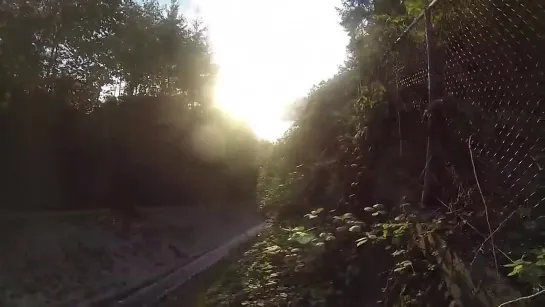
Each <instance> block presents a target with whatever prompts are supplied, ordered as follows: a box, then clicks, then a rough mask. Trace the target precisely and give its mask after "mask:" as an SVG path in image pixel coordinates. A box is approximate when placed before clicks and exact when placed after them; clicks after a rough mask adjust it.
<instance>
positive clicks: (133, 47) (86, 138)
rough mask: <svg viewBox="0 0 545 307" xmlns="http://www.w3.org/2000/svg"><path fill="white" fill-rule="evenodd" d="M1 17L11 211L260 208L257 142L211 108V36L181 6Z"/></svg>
mask: <svg viewBox="0 0 545 307" xmlns="http://www.w3.org/2000/svg"><path fill="white" fill-rule="evenodd" d="M0 16H1V17H0V19H1V21H0V106H1V107H0V144H1V145H2V149H3V150H2V152H0V168H2V173H1V174H0V183H1V184H0V186H1V188H0V191H1V192H2V195H3V197H4V200H5V201H4V202H3V204H4V206H17V209H21V208H28V209H31V208H51V207H77V208H81V207H91V206H92V207H95V206H101V207H102V206H120V203H124V204H126V205H127V206H134V205H167V204H168V205H172V204H179V203H195V202H204V203H209V202H212V201H214V202H217V201H218V200H221V201H222V202H237V203H242V202H244V203H248V204H253V203H254V202H255V186H256V180H257V171H258V170H257V150H258V143H257V140H256V139H255V136H254V135H253V133H252V132H251V131H250V130H249V128H248V127H246V126H245V125H243V124H241V123H237V122H234V121H233V120H231V119H229V118H228V117H227V116H226V115H225V114H222V113H221V112H219V111H218V110H217V109H216V108H214V107H212V106H211V104H212V97H211V96H212V95H211V92H212V90H211V87H212V85H213V82H214V78H215V75H216V67H215V66H214V65H213V64H212V63H211V52H210V50H209V45H208V42H207V34H206V28H205V27H204V26H203V25H202V23H201V22H199V21H190V20H188V19H187V18H185V16H183V15H182V14H181V13H180V10H179V5H178V4H177V2H176V1H172V2H171V4H170V6H168V7H166V6H165V7H160V5H159V3H158V2H157V1H121V0H114V1H94V0H67V1H4V2H2V3H0ZM211 190H212V191H214V192H213V193H210V191H211ZM10 209H14V208H10Z"/></svg>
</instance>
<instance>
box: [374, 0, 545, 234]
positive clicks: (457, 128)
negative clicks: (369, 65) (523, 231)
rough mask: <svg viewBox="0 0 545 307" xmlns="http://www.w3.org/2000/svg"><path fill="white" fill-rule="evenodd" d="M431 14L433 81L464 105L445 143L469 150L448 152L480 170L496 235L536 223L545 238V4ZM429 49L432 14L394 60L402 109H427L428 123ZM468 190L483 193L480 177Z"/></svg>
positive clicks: (443, 6) (451, 119)
mask: <svg viewBox="0 0 545 307" xmlns="http://www.w3.org/2000/svg"><path fill="white" fill-rule="evenodd" d="M431 15H432V20H431V21H432V24H433V29H434V30H433V38H434V45H433V49H432V52H433V53H434V54H433V57H432V58H433V59H434V60H433V61H434V62H433V63H430V67H431V69H432V70H433V72H434V73H433V74H432V78H437V79H436V80H435V81H436V84H438V87H440V89H439V91H438V92H439V93H441V96H442V98H443V100H445V101H446V100H447V99H448V100H449V101H451V102H453V103H454V104H455V105H456V112H454V113H448V116H447V118H446V119H445V121H446V123H445V124H446V127H448V129H446V130H447V131H444V137H445V140H449V142H450V141H452V140H455V141H456V142H457V143H459V144H461V147H459V148H458V149H459V150H458V151H456V150H453V148H454V147H452V146H451V145H448V144H447V145H446V147H445V148H444V152H443V154H444V156H445V157H444V158H445V160H446V163H447V166H448V165H454V169H455V171H457V172H459V173H462V172H464V171H465V172H466V173H469V174H471V176H472V177H473V174H474V173H475V174H476V176H475V177H477V178H476V180H478V181H479V182H480V183H481V186H482V192H483V194H485V195H484V196H485V197H486V198H487V199H489V200H491V201H493V203H492V204H490V206H491V207H492V210H491V214H492V217H491V218H490V219H491V222H492V228H493V229H496V228H498V229H500V228H502V229H508V228H509V227H511V228H512V227H527V226H528V224H532V225H533V226H528V227H530V228H531V227H533V228H534V229H533V230H534V233H538V236H541V238H542V239H544V238H545V221H544V223H542V224H543V227H544V229H542V230H539V229H536V223H535V221H536V219H538V218H543V216H544V213H545V206H544V205H543V203H544V202H545V171H544V169H545V139H544V138H545V121H544V119H543V114H545V107H544V104H545V4H543V3H542V2H541V1H521V0H503V1H496V0H442V1H437V2H436V3H434V6H433V8H431ZM425 46H426V38H425V20H424V19H423V18H422V19H421V20H420V21H418V22H417V23H416V24H415V25H414V27H412V28H411V29H410V30H409V31H407V33H406V35H404V36H403V37H401V38H400V39H399V40H398V43H397V44H395V46H394V47H393V49H392V50H391V52H390V53H389V54H388V55H387V59H386V61H385V62H384V65H385V66H386V69H387V70H390V71H391V73H390V74H388V76H390V79H389V80H385V83H386V84H387V90H388V91H390V92H391V91H394V92H395V95H390V96H395V97H397V101H396V103H397V107H398V108H401V109H404V110H413V111H417V114H419V115H420V120H422V121H423V120H425V117H424V115H425V114H426V113H425V111H426V108H428V106H429V104H428V92H427V86H428V68H427V67H428V57H427V53H426V48H425ZM416 120H418V118H416ZM410 124H411V123H410V122H409V123H407V125H410ZM407 131H409V132H408V133H410V129H407ZM447 134H448V136H449V137H447ZM430 135H432V134H430ZM443 144H446V141H444V142H443ZM461 152H464V155H465V156H466V158H467V157H468V156H469V155H468V152H471V154H473V156H474V158H475V161H469V158H468V159H466V160H465V163H459V161H458V162H456V161H454V160H460V156H461V155H460V153H461ZM469 162H471V163H469ZM472 164H474V165H472ZM463 167H465V168H466V169H465V170H461V169H460V168H463ZM466 184H468V185H472V186H469V187H467V188H468V189H473V190H476V182H475V180H474V181H473V182H471V183H466ZM453 190H455V189H453ZM481 209H482V204H481ZM514 213H516V214H514ZM515 221H519V222H520V223H516V222H515ZM507 222H509V223H511V226H509V225H508V224H509V223H507ZM514 222H515V223H514ZM529 222H531V223H529ZM513 224H516V225H513ZM483 230H484V229H483ZM500 230H501V229H500ZM484 232H485V233H487V232H488V229H487V230H486V231H484Z"/></svg>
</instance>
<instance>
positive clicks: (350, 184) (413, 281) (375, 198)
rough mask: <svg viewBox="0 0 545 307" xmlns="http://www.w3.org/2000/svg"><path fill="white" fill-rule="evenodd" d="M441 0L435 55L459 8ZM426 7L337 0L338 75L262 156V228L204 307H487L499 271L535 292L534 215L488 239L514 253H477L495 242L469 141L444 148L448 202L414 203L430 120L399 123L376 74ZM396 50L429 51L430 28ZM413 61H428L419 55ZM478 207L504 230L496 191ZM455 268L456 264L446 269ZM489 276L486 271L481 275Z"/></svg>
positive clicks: (423, 92)
mask: <svg viewBox="0 0 545 307" xmlns="http://www.w3.org/2000/svg"><path fill="white" fill-rule="evenodd" d="M468 2H473V1H468ZM443 3H445V5H444V6H443V7H441V8H440V9H437V10H435V11H434V18H435V19H434V21H435V23H436V29H437V31H438V38H439V40H438V42H437V46H438V47H439V48H440V47H441V45H442V44H444V43H445V41H443V40H444V39H445V38H444V37H445V36H442V35H441V31H443V30H445V31H446V30H447V29H450V30H452V27H449V25H452V24H454V23H455V22H456V20H455V18H457V15H453V14H447V13H445V12H447V11H448V9H449V5H450V4H452V5H457V4H460V3H461V1H460V3H458V2H457V1H443ZM464 3H465V2H464ZM491 3H492V2H491ZM424 5H425V2H424V1H415V0H407V1H391V0H381V1H366V0H344V1H343V2H342V7H340V8H339V14H340V15H341V17H342V25H343V26H344V27H345V29H346V31H347V32H348V33H349V34H350V37H351V41H350V44H349V46H348V51H349V59H348V61H347V63H346V65H345V67H344V68H343V69H341V70H340V71H339V73H338V74H337V75H336V76H335V77H333V78H332V79H330V80H328V81H325V82H322V83H320V84H319V85H318V86H316V87H315V88H314V89H313V90H311V92H310V93H309V94H308V96H307V98H306V107H305V108H304V110H302V111H301V112H300V114H299V118H298V119H297V121H296V122H295V124H294V125H293V127H292V128H291V129H290V130H289V131H288V132H287V133H286V134H285V136H284V137H283V138H282V139H280V140H279V141H278V142H277V143H275V145H274V147H273V149H272V150H270V152H269V156H268V158H267V159H266V160H265V161H264V162H263V165H262V168H261V172H260V178H259V181H258V192H259V200H260V204H261V208H262V210H263V211H264V212H266V213H267V215H268V216H269V217H270V227H269V229H268V230H267V231H266V232H265V233H264V234H263V235H262V236H261V237H260V238H259V239H258V241H257V243H255V244H254V245H253V246H252V248H250V249H249V250H248V251H247V252H246V254H245V255H244V257H242V259H240V260H239V261H238V263H237V264H236V265H234V266H232V267H230V268H229V270H228V271H227V272H226V274H225V275H224V276H223V278H222V279H221V280H220V281H218V282H217V283H216V284H215V285H214V286H213V287H212V288H210V289H209V290H208V293H207V295H206V297H207V299H206V302H205V303H204V305H207V306H271V307H272V306H459V305H457V304H460V302H461V301H463V300H466V302H467V301H471V300H473V301H472V302H473V303H474V304H475V305H472V304H471V303H470V304H469V305H467V306H481V305H480V304H481V303H482V304H483V305H482V306H492V304H493V303H491V302H486V299H483V300H484V303H483V301H482V297H483V296H481V295H482V294H480V291H481V290H479V289H480V288H481V286H482V285H484V284H486V283H487V282H488V281H489V280H493V281H491V282H490V283H491V284H494V285H497V284H501V283H502V281H503V280H505V279H502V278H500V277H499V276H500V274H502V275H503V276H507V275H508V276H512V280H511V281H516V282H515V283H516V284H517V286H516V288H517V289H518V290H520V291H521V292H520V293H529V294H531V293H532V292H534V293H543V290H542V289H543V286H542V285H543V276H544V271H543V267H544V266H545V262H544V261H543V259H545V258H544V257H545V254H543V252H544V251H545V250H543V249H540V246H541V245H540V244H542V242H543V241H541V243H540V242H539V239H536V238H541V240H543V237H542V236H543V232H542V231H543V230H542V229H543V226H545V224H543V222H542V221H543V219H542V217H543V216H541V217H539V216H538V214H539V213H538V212H537V211H533V212H534V213H533V214H534V215H533V217H529V216H530V215H529V213H528V212H530V211H529V209H525V210H526V211H525V212H526V213H522V209H520V210H519V211H520V212H521V220H524V223H525V224H530V225H531V229H532V231H531V233H529V232H527V231H526V230H527V229H528V228H526V230H524V229H522V230H521V228H524V227H521V228H516V229H515V228H511V229H510V230H509V232H510V234H508V235H507V236H510V235H517V238H518V241H516V242H513V241H511V242H509V241H508V240H502V242H501V243H498V241H496V243H495V244H501V248H503V249H504V250H507V251H508V252H507V253H509V255H507V254H505V255H503V256H501V258H500V255H498V256H497V257H496V254H495V253H499V251H501V249H499V248H498V246H497V245H495V246H492V247H491V248H490V249H488V248H486V251H485V250H484V249H483V246H485V243H487V241H488V239H490V237H488V238H487V235H483V233H485V234H487V233H489V232H488V230H487V228H486V221H485V218H484V216H485V211H484V210H483V202H485V200H484V199H485V196H483V192H482V191H481V192H479V191H480V187H479V189H477V187H476V186H475V177H478V175H477V172H478V171H476V170H475V165H474V164H473V165H471V163H469V164H468V163H466V162H467V161H468V160H467V159H469V158H468V157H469V153H468V147H467V144H463V145H465V146H463V147H460V148H461V149H460V148H457V147H454V146H455V145H452V146H453V147H451V148H449V150H450V151H451V152H450V154H451V155H452V156H454V157H455V158H457V159H459V160H461V161H462V162H463V163H462V162H460V161H451V163H452V164H450V165H447V167H446V169H447V170H448V171H452V174H451V176H450V177H448V180H445V181H444V182H443V184H444V186H443V190H442V191H441V192H442V193H443V194H442V195H443V196H444V198H443V199H441V200H440V201H441V202H442V203H440V204H439V205H438V206H439V207H437V208H435V207H434V208H431V209H430V208H422V207H421V203H420V200H421V193H422V174H423V172H424V170H425V168H426V167H427V163H426V144H427V136H428V132H427V123H426V122H425V120H423V119H422V117H421V114H420V112H419V111H418V110H416V111H415V110H409V109H405V110H401V111H402V112H403V116H404V117H403V119H404V122H400V121H401V120H400V121H398V118H399V114H396V112H395V111H396V110H392V109H391V105H392V104H391V103H388V102H390V101H392V99H393V98H392V96H388V91H387V90H386V87H387V86H388V84H385V83H384V82H383V81H385V80H387V78H385V76H384V75H383V74H384V73H385V72H386V71H385V70H384V69H382V70H381V69H380V68H381V67H382V68H384V62H383V61H384V60H385V58H384V55H385V54H386V52H387V51H393V50H394V49H393V48H392V47H393V42H394V41H395V40H396V39H397V38H398V37H399V36H400V35H401V34H402V33H403V31H404V30H405V29H406V27H407V26H408V25H409V24H410V23H411V21H412V20H413V19H414V18H415V17H416V16H417V15H419V14H420V13H421V12H422V9H423V7H424ZM460 5H462V4H460ZM461 7H462V8H461V9H460V10H463V9H464V7H463V6H461ZM442 10H444V11H442ZM466 13H467V16H471V14H470V13H471V12H469V11H468V12H466ZM490 20H492V21H491V22H492V23H494V22H495V21H494V19H490ZM487 21H488V20H487ZM479 22H482V21H481V20H479ZM489 26H490V27H491V28H490V29H496V28H497V27H499V26H498V25H497V24H496V25H494V24H490V25H489ZM404 40H405V42H404V43H406V44H411V46H425V34H424V27H419V28H418V27H417V28H416V29H415V30H413V31H411V32H410V33H408V34H407V35H406V36H405V39H404ZM470 42H473V41H470ZM409 51H411V49H410V48H401V49H400V50H399V52H400V53H401V56H399V57H398V59H400V60H401V61H406V62H401V64H399V63H398V65H402V66H403V65H409V64H412V63H413V62H415V61H416V60H417V59H415V58H414V54H410V53H409ZM420 51H421V52H423V53H424V54H425V48H423V49H420ZM473 51H475V50H473ZM411 57H412V58H411ZM468 65H469V64H468ZM424 83H425V82H424ZM413 90H414V92H412V93H410V94H411V95H413V96H412V97H417V98H418V97H423V98H422V100H425V99H427V95H428V92H427V88H426V86H424V87H422V88H417V87H416V88H413ZM400 92H401V91H400ZM390 94H391V93H390ZM403 94H404V93H403V92H401V93H400V95H403ZM412 99H415V98H412ZM401 111H399V110H398V112H401ZM475 124H477V125H479V124H482V122H475V121H474V122H473V123H472V125H475ZM402 125H403V126H402ZM473 127H474V126H473ZM453 144H456V143H455V142H453ZM449 146H451V145H449ZM400 151H402V153H400ZM470 151H471V147H470V148H469V152H470ZM466 158H467V159H466ZM463 159H466V160H463ZM471 159H473V157H471ZM471 161H472V160H471ZM456 163H459V164H460V165H463V167H459V165H458V164H456ZM464 163H465V164H464ZM464 168H465V169H464ZM454 169H456V170H457V171H459V170H460V169H462V171H463V172H461V173H455V172H454V171H453V170H454ZM479 175H481V173H479ZM467 186H469V187H471V189H466V188H465V187H467ZM489 197H490V198H489ZM486 198H487V199H488V201H491V202H492V201H494V202H495V203H494V205H495V206H494V212H498V215H500V218H499V219H500V221H501V220H504V221H505V220H506V219H505V215H503V216H501V215H502V214H505V213H499V212H501V211H502V210H503V211H505V210H504V209H505V208H506V204H505V203H502V202H500V200H499V199H497V198H492V196H491V195H490V194H487V196H486ZM486 206H487V205H486V202H485V203H484V207H486ZM487 210H488V209H487ZM519 211H514V212H515V213H517V215H518V212H519ZM487 214H488V213H487V212H486V219H488V215H487ZM511 215H513V214H511ZM536 215H537V216H538V217H536ZM510 217H511V216H509V217H508V218H510ZM508 218H507V219H508ZM474 224H475V225H477V226H476V227H475V226H473V225H474ZM521 224H522V223H521ZM496 225H497V224H496ZM501 226H502V225H501V224H500V225H499V226H498V229H499V228H500V227H501ZM525 227H526V226H525ZM540 231H541V232H540ZM522 233H524V234H525V235H524V236H523V235H521V234H522ZM477 234H479V235H480V236H481V237H478V236H477ZM492 235H493V234H491V235H490V236H492ZM485 238H486V240H485V241H484V243H482V245H481V242H482V241H483V239H485ZM523 238H524V240H522V239H523ZM536 240H538V241H536ZM489 243H490V242H488V243H487V244H486V246H488V244H489ZM479 245H480V246H479ZM451 250H455V252H452V253H451ZM481 252H482V253H483V254H484V256H483V257H481V256H480V254H481ZM455 255H456V256H455ZM458 255H460V256H458ZM518 257H521V259H520V260H514V259H517V258H518ZM472 258H473V259H472ZM458 259H462V260H460V261H459V260H458ZM497 259H500V260H497ZM456 261H459V262H457V265H458V267H456V266H455V265H452V264H453V263H454V262H456ZM497 261H501V262H500V265H498V262H497ZM464 263H465V264H467V267H470V268H471V267H473V268H474V269H475V270H476V271H478V272H479V273H475V272H471V273H470V274H471V276H470V275H465V276H464V275H462V274H458V273H459V272H466V271H465V267H464ZM487 268H491V270H490V271H492V272H494V273H493V274H491V275H488V277H483V276H484V275H486V274H485V273H482V272H485V271H486V270H487ZM494 268H495V269H494ZM457 270H459V271H457ZM470 270H471V269H470ZM473 274H476V275H473ZM479 274H481V275H479ZM491 276H492V277H491ZM472 279H473V280H472ZM487 280H488V281H487ZM472 282H473V283H474V284H475V285H477V284H478V286H475V288H473V289H470V290H468V288H467V287H466V283H469V284H471V283H472ZM484 287H485V286H483V288H484ZM507 288H509V287H505V288H504V289H507ZM472 291H473V292H472ZM485 291H488V290H483V292H485ZM507 292H508V291H507ZM507 292H504V293H500V294H490V293H486V294H484V296H487V295H489V297H493V298H494V301H493V302H496V305H495V306H497V305H499V302H502V301H506V300H507V299H506V297H509V295H508V294H506V293H507ZM467 293H473V294H469V295H466V294H467ZM502 295H505V297H502ZM516 296H520V294H518V295H516ZM511 297H512V296H511ZM479 300H481V301H479ZM477 301H478V302H477ZM535 302H536V305H535V306H541V305H539V304H540V302H538V301H535ZM487 304H490V305H487ZM464 306H466V305H464Z"/></svg>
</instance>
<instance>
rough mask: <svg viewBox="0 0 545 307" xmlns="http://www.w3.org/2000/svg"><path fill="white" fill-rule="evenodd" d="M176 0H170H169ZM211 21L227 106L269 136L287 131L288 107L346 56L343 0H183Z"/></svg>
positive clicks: (220, 96) (185, 7)
mask: <svg viewBox="0 0 545 307" xmlns="http://www.w3.org/2000/svg"><path fill="white" fill-rule="evenodd" d="M162 2H163V3H168V2H169V1H168V0H162ZM180 3H181V6H182V11H183V12H184V13H185V14H186V16H188V17H190V18H191V17H195V16H200V17H201V18H202V20H203V21H204V23H205V24H206V25H207V26H208V29H209V35H210V40H211V44H212V48H213V52H214V59H215V62H216V63H217V64H219V66H220V72H219V76H218V84H217V92H216V99H217V103H218V104H219V106H220V107H221V108H222V109H224V110H226V111H227V112H229V113H230V114H231V115H233V116H234V117H236V118H239V119H242V120H245V121H247V122H248V123H249V124H250V126H251V127H252V128H253V129H254V131H255V133H256V134H257V135H258V136H259V137H261V138H264V139H269V140H273V139H276V138H278V137H280V136H281V135H282V134H283V132H284V131H285V130H286V128H287V127H288V126H289V123H288V122H286V121H285V120H283V115H284V111H285V110H286V107H287V106H289V104H290V103H292V102H293V101H294V100H295V99H297V98H300V97H303V96H305V94H306V93H307V92H308V90H309V89H310V88H311V87H312V85H314V84H316V83H318V82H320V81H321V80H324V79H327V78H329V77H331V76H333V74H334V73H335V72H336V71H337V67H338V66H339V65H341V64H343V62H344V60H345V58H346V51H345V47H346V44H347V43H348V37H347V35H346V34H345V33H344V32H343V29H342V28H341V26H340V25H339V17H338V15H337V12H336V10H335V7H336V6H338V5H339V4H340V0H276V1H270V0H269V1H265V0H229V1H228V0H182V1H181V2H180Z"/></svg>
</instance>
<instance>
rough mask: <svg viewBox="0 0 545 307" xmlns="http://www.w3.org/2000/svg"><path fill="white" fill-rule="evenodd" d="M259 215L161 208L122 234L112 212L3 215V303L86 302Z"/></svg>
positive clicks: (190, 255)
mask: <svg viewBox="0 0 545 307" xmlns="http://www.w3.org/2000/svg"><path fill="white" fill-rule="evenodd" d="M258 220H259V219H258V217H257V216H256V215H252V214H246V213H238V212H234V211H233V210H219V209H216V210H210V209H198V208H189V207H179V208H172V207H171V208H160V209H154V210H147V211H146V212H145V214H142V216H141V217H140V218H139V219H138V220H136V221H135V222H134V223H133V225H132V226H131V229H130V232H128V233H123V232H122V229H121V228H122V227H121V225H120V222H119V219H118V218H117V217H116V215H114V214H112V213H111V212H108V211H106V212H105V211H96V212H87V213H85V214H64V213H61V214H47V215H28V216H27V217H24V216H21V215H10V216H8V215H0V250H1V253H0V306H14V307H17V306H81V305H88V302H93V301H99V300H100V299H102V298H104V297H108V296H112V295H115V294H116V293H120V292H123V291H128V290H130V289H131V288H134V287H137V286H141V284H142V283H144V282H146V281H149V280H153V279H157V278H158V277H160V276H164V275H165V274H168V273H169V272H171V271H172V270H173V269H175V268H178V267H180V266H183V265H184V264H186V263H189V262H191V261H192V260H193V259H195V258H196V257H198V256H200V255H202V254H203V253H205V252H206V251H208V250H211V249H213V248H215V247H217V246H219V245H221V244H222V242H225V241H227V240H229V239H230V238H231V237H233V236H235V235H236V234H237V233H240V232H241V231H243V230H245V229H246V228H248V227H249V226H250V225H255V223H256V221H258ZM86 302H87V303H86Z"/></svg>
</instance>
